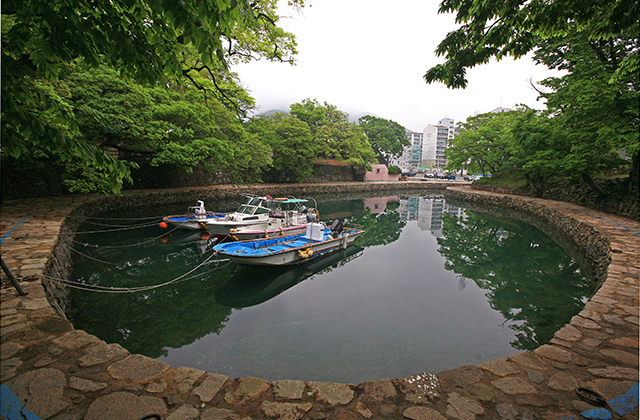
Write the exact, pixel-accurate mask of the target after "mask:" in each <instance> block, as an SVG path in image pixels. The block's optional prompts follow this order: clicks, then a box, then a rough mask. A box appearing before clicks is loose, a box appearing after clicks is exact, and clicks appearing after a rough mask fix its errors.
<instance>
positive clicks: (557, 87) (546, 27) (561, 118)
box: [426, 1, 640, 198]
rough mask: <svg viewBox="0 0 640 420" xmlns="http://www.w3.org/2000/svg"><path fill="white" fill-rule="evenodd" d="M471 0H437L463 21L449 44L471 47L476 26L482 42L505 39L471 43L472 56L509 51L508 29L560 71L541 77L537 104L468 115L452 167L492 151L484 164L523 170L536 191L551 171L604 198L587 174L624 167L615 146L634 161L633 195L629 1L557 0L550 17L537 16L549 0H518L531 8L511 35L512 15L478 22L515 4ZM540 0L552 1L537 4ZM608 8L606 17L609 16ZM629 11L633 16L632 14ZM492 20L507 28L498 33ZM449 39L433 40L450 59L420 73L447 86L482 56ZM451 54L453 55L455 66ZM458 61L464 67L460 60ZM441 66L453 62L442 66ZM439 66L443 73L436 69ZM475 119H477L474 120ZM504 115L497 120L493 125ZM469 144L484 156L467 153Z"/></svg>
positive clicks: (638, 162) (635, 182)
mask: <svg viewBox="0 0 640 420" xmlns="http://www.w3.org/2000/svg"><path fill="white" fill-rule="evenodd" d="M470 4H476V2H474V1H461V2H444V3H443V4H442V7H443V8H444V7H445V5H447V6H446V7H454V5H455V7H454V8H456V7H460V8H461V9H460V11H459V13H460V14H461V16H464V19H465V20H464V21H465V22H466V23H465V25H463V28H461V29H460V31H459V32H457V34H458V36H460V39H459V40H458V41H457V42H460V43H464V42H469V44H468V45H467V47H468V48H471V47H470V46H471V45H476V46H477V45H479V44H477V43H478V42H480V40H481V38H482V37H480V35H479V34H480V33H483V34H484V35H486V36H487V39H485V40H484V41H482V42H485V41H486V42H487V43H488V42H490V41H489V40H492V41H491V42H494V41H495V42H498V41H499V42H505V44H504V45H502V44H501V45H502V47H503V48H505V50H501V49H499V48H497V47H496V46H495V45H494V47H495V48H489V47H488V46H486V45H485V46H484V47H482V48H479V49H478V51H477V52H478V54H480V52H481V51H483V52H484V54H487V56H486V57H489V56H493V55H495V56H497V57H498V58H499V57H500V56H501V55H504V54H506V51H509V49H508V48H516V47H515V44H513V43H514V42H516V41H515V39H516V38H517V37H516V38H513V39H511V38H509V36H511V35H513V34H516V35H517V36H518V37H520V38H517V39H520V40H521V41H523V40H525V39H527V40H530V42H531V45H530V46H529V47H527V51H530V50H533V51H535V53H534V59H535V61H536V62H538V63H541V64H544V65H546V66H547V67H549V68H551V69H558V70H564V71H566V72H567V74H566V75H564V76H562V77H554V78H549V79H546V80H544V81H542V82H541V85H542V87H541V88H540V89H539V92H540V96H541V97H542V98H543V99H545V100H546V105H547V109H546V111H544V112H536V111H533V110H526V109H525V108H521V109H520V110H519V111H518V112H516V113H511V114H507V115H505V116H489V115H488V114H485V116H479V117H472V118H470V119H469V120H468V121H469V122H470V123H471V124H465V125H464V130H465V131H466V132H465V133H462V134H461V137H460V138H459V139H456V140H454V150H451V151H448V156H449V157H450V159H451V160H450V167H451V169H454V168H455V169H457V168H459V167H462V166H465V165H468V163H467V162H468V161H467V160H466V159H472V160H471V162H472V164H473V162H475V163H478V164H479V163H480V162H481V161H484V162H489V159H490V158H491V159H493V160H494V161H495V162H497V164H490V165H489V164H488V163H487V165H488V166H492V167H493V168H492V171H495V170H502V169H505V168H510V169H516V170H518V171H521V172H523V173H524V174H525V175H526V177H527V179H528V180H529V183H530V185H531V186H532V187H533V188H534V189H535V190H536V191H537V192H541V191H542V190H543V188H544V184H545V182H548V181H549V180H550V178H552V177H553V176H554V175H570V176H579V177H581V178H582V179H583V180H584V181H585V182H586V183H587V184H588V185H590V186H591V187H592V189H593V190H594V191H595V192H596V193H597V194H598V196H599V197H600V198H603V197H604V196H605V195H606V194H607V192H606V191H603V190H602V189H601V188H600V187H599V186H598V184H597V183H596V182H595V181H594V175H599V174H601V173H602V172H603V171H608V170H611V169H616V168H620V167H623V166H625V165H626V163H625V162H624V161H623V160H622V159H621V158H620V151H622V152H624V153H625V154H626V155H627V156H630V157H631V159H632V164H631V166H630V171H629V178H628V192H629V193H630V194H633V195H637V194H638V187H639V184H640V182H639V176H640V175H639V173H640V139H639V138H638V132H639V131H640V110H639V107H640V95H639V92H640V74H638V71H630V70H631V69H632V68H633V62H634V60H637V54H638V50H639V49H640V46H639V44H638V38H639V33H638V31H639V26H638V22H637V10H638V9H637V7H638V6H637V4H635V3H634V5H631V6H630V7H631V8H630V9H628V10H627V9H624V8H620V7H621V5H624V4H627V3H625V2H624V1H619V2H615V1H606V2H602V3H599V4H598V5H595V4H592V3H589V2H587V3H583V2H581V3H580V4H577V3H576V4H573V2H569V3H567V4H564V3H563V7H565V6H566V7H567V9H566V10H563V11H562V13H560V12H558V16H561V19H560V20H558V19H557V17H558V16H554V17H549V16H546V15H545V13H547V12H549V10H551V9H553V7H556V6H553V5H545V4H534V3H527V2H525V3H523V5H524V6H523V7H524V8H523V9H522V10H529V11H530V12H531V13H532V15H531V16H530V21H527V22H524V21H523V22H524V23H522V24H521V25H520V26H517V25H516V26H514V27H513V28H511V29H513V31H515V32H513V34H511V33H510V32H508V28H509V22H510V23H511V24H512V25H515V24H516V21H514V20H509V19H510V18H505V19H498V20H496V21H495V22H493V25H492V26H491V27H490V28H486V31H485V32H482V30H481V28H484V26H483V25H484V24H483V22H484V23H486V22H487V19H491V17H494V18H495V17H505V16H510V17H511V18H513V19H515V18H516V17H518V16H520V17H523V16H526V15H524V14H521V11H518V12H517V13H515V14H513V15H511V14H509V13H511V12H514V11H513V10H511V11H509V10H510V9H509V7H510V5H498V4H486V5H485V6H486V9H487V13H488V14H486V15H485V14H482V13H480V10H483V9H482V7H479V8H477V9H474V10H471V9H469V8H468V7H469V5H470ZM485 6H483V7H485ZM547 6H548V7H550V8H551V9H549V10H547V9H544V8H545V7H547ZM500 7H503V8H504V9H500ZM634 7H635V15H633V10H634ZM507 9H509V10H507ZM543 9H544V10H546V11H545V12H543ZM554 10H555V9H554ZM596 11H597V13H596ZM505 13H506V15H505ZM598 14H599V15H598ZM594 16H597V19H595V18H594ZM614 16H615V17H616V18H615V19H614V20H608V19H610V18H611V19H613V18H612V17H614ZM629 16H632V17H633V19H631V20H630V19H629ZM547 18H548V20H545V19H547ZM523 25H524V26H527V25H528V27H530V28H535V31H533V34H527V33H525V32H522V33H520V32H518V31H520V30H521V29H522V27H523ZM499 28H502V29H500V30H504V31H505V32H504V33H502V32H500V30H499ZM465 31H469V32H468V33H467V32H465ZM478 31H480V32H478ZM471 34H475V35H473V36H471ZM509 34H511V35H509ZM467 35H468V36H467ZM516 35H513V36H516ZM533 35H535V36H533ZM452 37H453V34H449V36H448V37H447V40H445V41H443V44H441V48H444V49H443V50H442V51H445V50H447V51H449V53H450V54H452V56H451V58H450V59H448V62H447V63H445V64H444V65H442V66H441V67H438V68H436V67H434V68H432V69H431V70H430V73H428V75H427V77H426V79H427V80H428V81H434V80H441V81H445V83H447V84H448V85H449V86H450V87H464V85H465V83H466V81H464V80H462V79H460V77H462V76H461V75H463V74H464V68H466V67H471V66H472V65H474V64H478V63H481V62H485V61H486V60H484V59H483V60H484V61H483V60H479V61H478V60H476V58H478V57H474V56H473V54H469V55H466V53H465V51H466V50H465V48H467V47H465V48H462V47H461V45H462V44H459V45H457V46H454V44H452V43H451V42H453V38H452ZM474 37H475V38H474ZM482 39H484V38H482ZM496 40H497V41H496ZM506 40H510V41H508V42H507V41H506ZM523 42H524V41H523ZM447 43H448V44H447ZM474 43H475V44H474ZM516 43H517V42H516ZM445 44H447V45H446V46H445ZM487 45H488V44H487ZM516 55H517V54H516ZM487 59H488V58H487ZM456 60H459V61H458V62H457V64H454V62H456ZM460 60H462V61H460ZM465 60H467V61H465ZM463 61H464V65H462V64H461V63H462V62H463ZM447 66H451V67H449V68H448V69H446V71H445V70H444V69H445V67H447ZM454 68H457V70H455V69H454ZM636 70H637V69H636ZM441 71H443V72H444V73H438V72H441ZM454 73H456V74H455V75H454ZM438 74H440V75H438ZM441 76H442V77H441ZM447 78H448V79H447ZM456 78H458V79H456ZM481 119H483V120H484V121H482V123H481V124H480V125H479V126H477V127H474V125H475V124H476V123H478V122H481V121H480V120H481ZM504 119H506V120H505V121H504V122H503V123H502V122H501V123H498V124H497V125H496V124H494V123H492V121H493V122H498V121H499V120H504ZM471 131H473V132H471ZM491 133H493V137H494V139H493V140H492V139H491V135H492V134H491ZM489 144H491V145H492V146H491V147H492V149H491V150H493V151H498V150H499V151H501V152H500V153H492V154H491V155H489V154H487V152H488V151H489V150H490V149H489V148H488V145H489ZM472 151H475V152H482V153H484V155H483V156H478V153H476V154H475V155H474V154H473V153H472ZM481 166H482V165H481ZM480 169H481V170H483V168H480Z"/></svg>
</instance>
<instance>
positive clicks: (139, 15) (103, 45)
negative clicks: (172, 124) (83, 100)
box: [2, 0, 302, 191]
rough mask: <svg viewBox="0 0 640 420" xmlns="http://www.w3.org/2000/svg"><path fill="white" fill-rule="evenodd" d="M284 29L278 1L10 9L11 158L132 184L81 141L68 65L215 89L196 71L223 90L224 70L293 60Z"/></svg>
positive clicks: (7, 131) (7, 138)
mask: <svg viewBox="0 0 640 420" xmlns="http://www.w3.org/2000/svg"><path fill="white" fill-rule="evenodd" d="M294 3H296V4H302V2H301V1H294ZM277 20H278V16H277V13H276V0H262V1H255V2H254V1H252V2H250V1H248V0H232V1H228V2H227V1H214V0H198V1H196V0H186V1H180V2H161V1H156V0H146V1H138V2H130V1H126V0H109V1H106V0H96V1H92V2H86V1H80V0H70V1H66V2H61V1H52V2H42V1H36V0H25V1H17V0H7V1H4V2H3V3H2V139H3V151H4V152H5V153H6V154H8V155H9V156H12V157H20V156H21V155H23V154H28V153H31V151H32V150H41V151H44V152H46V153H50V154H55V155H57V156H59V158H60V159H61V160H63V161H71V160H73V159H77V160H80V161H86V162H88V163H90V164H91V165H93V166H95V167H96V168H99V169H102V170H106V171H107V172H109V173H112V174H114V175H115V177H116V179H122V177H126V176H127V175H128V171H127V168H126V166H125V165H124V164H122V163H121V162H118V161H116V160H114V159H113V158H111V157H110V156H109V155H108V154H106V153H105V152H104V150H103V149H100V148H98V147H96V145H95V144H94V143H91V142H88V141H86V140H84V139H83V138H82V137H81V136H79V135H78V128H77V124H76V121H75V120H74V114H73V112H72V110H71V109H70V108H69V106H68V105H67V104H66V103H65V102H64V101H63V100H62V99H61V97H60V96H59V95H56V93H55V90H54V89H53V87H52V85H54V84H56V83H57V82H58V80H59V78H61V77H62V76H64V72H65V71H66V66H67V65H68V64H70V63H72V62H75V61H78V60H81V61H82V62H83V63H84V64H85V65H88V66H91V67H97V66H102V65H106V66H108V67H111V68H114V69H117V70H118V72H119V73H120V75H121V76H125V77H131V78H133V79H135V80H137V81H138V82H141V83H147V84H150V85H155V86H166V85H168V84H171V83H175V81H176V80H184V79H185V78H186V79H187V80H189V81H190V82H191V83H192V84H193V85H196V86H197V87H198V88H199V89H202V90H207V89H208V88H207V87H206V86H204V85H200V84H198V81H197V80H196V79H195V78H194V77H193V74H194V72H196V73H199V72H206V73H207V74H209V75H210V80H211V82H212V83H214V84H218V83H217V81H216V74H217V70H218V69H220V68H221V67H222V68H224V67H226V65H227V63H229V62H234V61H239V60H248V59H251V58H255V57H259V58H266V59H270V60H276V61H291V57H292V55H293V54H295V53H296V51H295V40H294V38H293V35H291V34H289V33H286V32H284V31H283V30H282V29H280V28H278V27H277V26H276V23H277ZM219 92H220V93H221V94H222V95H223V96H225V94H224V90H223V89H219ZM225 98H227V99H233V98H232V97H230V96H228V95H226V96H225ZM118 189H119V185H114V188H113V189H112V191H117V190H118Z"/></svg>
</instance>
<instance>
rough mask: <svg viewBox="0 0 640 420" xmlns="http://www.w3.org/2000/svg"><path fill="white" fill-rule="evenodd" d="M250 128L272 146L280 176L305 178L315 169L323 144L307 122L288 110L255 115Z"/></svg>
mask: <svg viewBox="0 0 640 420" xmlns="http://www.w3.org/2000/svg"><path fill="white" fill-rule="evenodd" d="M247 129H248V130H249V132H250V133H252V134H254V135H256V136H257V137H258V138H260V139H261V141H262V142H264V143H266V144H267V145H268V146H269V148H270V149H271V158H272V160H273V168H274V170H275V171H277V172H278V173H279V180H281V181H286V182H302V181H304V180H305V179H306V178H307V177H308V176H310V175H311V174H312V173H313V164H314V163H315V161H316V158H317V156H318V151H319V149H320V145H319V144H318V142H316V141H315V140H314V138H313V135H312V134H311V129H310V128H309V125H308V124H307V123H305V122H304V121H300V120H299V119H298V118H295V117H294V116H292V115H290V114H287V113H276V114H272V115H269V116H262V117H258V118H255V119H254V120H253V121H251V122H250V123H249V124H248V126H247Z"/></svg>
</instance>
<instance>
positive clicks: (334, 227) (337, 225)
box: [331, 219, 344, 238]
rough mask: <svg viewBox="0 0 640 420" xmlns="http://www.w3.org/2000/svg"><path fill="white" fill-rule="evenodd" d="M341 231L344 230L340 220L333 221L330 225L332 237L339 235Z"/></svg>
mask: <svg viewBox="0 0 640 420" xmlns="http://www.w3.org/2000/svg"><path fill="white" fill-rule="evenodd" d="M343 229H344V225H343V224H342V222H341V221H340V220H338V219H336V220H334V221H333V223H331V234H332V235H333V237H334V238H336V237H337V236H338V235H340V234H341V233H342V230H343Z"/></svg>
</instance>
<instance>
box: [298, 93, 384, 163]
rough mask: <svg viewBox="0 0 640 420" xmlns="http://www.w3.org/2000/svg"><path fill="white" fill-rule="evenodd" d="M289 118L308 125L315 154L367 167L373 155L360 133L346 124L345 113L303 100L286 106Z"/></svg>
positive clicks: (347, 116) (360, 131)
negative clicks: (319, 147) (314, 141)
mask: <svg viewBox="0 0 640 420" xmlns="http://www.w3.org/2000/svg"><path fill="white" fill-rule="evenodd" d="M290 112H291V115H293V116H295V117H296V118H298V119H299V120H301V121H304V122H305V123H307V124H308V125H309V127H310V128H311V131H312V133H313V136H314V139H315V140H316V141H317V142H318V143H319V144H321V145H322V146H321V147H322V148H321V149H320V151H319V153H318V155H319V156H320V155H322V156H324V157H326V158H330V159H338V160H342V161H345V162H348V163H351V164H352V165H356V166H360V167H364V168H370V165H369V164H370V163H371V162H374V161H375V154H374V153H373V150H372V148H371V144H370V143H369V142H368V140H367V137H366V135H365V134H364V131H363V130H362V129H361V128H360V127H358V126H356V125H355V124H353V123H351V122H349V114H347V113H346V112H343V111H341V110H339V109H338V108H337V107H336V106H335V105H331V104H328V103H326V102H325V103H324V105H320V103H319V102H318V101H317V100H311V99H305V100H303V101H302V102H300V103H295V104H292V105H291V106H290Z"/></svg>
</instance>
